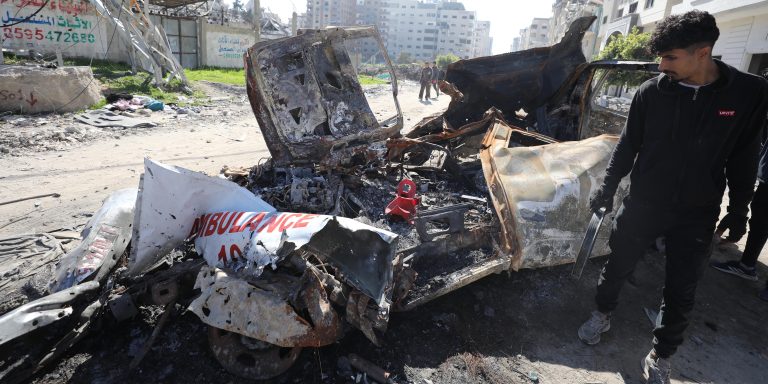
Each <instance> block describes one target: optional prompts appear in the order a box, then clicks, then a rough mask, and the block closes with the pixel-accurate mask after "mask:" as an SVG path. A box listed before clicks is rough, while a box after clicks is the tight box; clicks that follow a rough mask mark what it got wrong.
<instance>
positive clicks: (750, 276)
mask: <svg viewBox="0 0 768 384" xmlns="http://www.w3.org/2000/svg"><path fill="white" fill-rule="evenodd" d="M710 266H712V268H714V269H717V270H718V271H720V272H725V273H730V274H731V275H735V276H738V277H741V278H742V279H747V280H750V281H757V272H756V271H755V267H751V268H750V267H748V266H746V265H744V264H742V263H741V261H736V260H734V261H726V262H724V263H711V264H710Z"/></svg>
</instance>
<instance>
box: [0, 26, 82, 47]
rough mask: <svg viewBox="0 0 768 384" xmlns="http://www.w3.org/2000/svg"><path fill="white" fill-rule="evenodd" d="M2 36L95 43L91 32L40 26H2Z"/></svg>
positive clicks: (7, 37) (6, 37)
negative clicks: (68, 30)
mask: <svg viewBox="0 0 768 384" xmlns="http://www.w3.org/2000/svg"><path fill="white" fill-rule="evenodd" d="M3 37H4V38H5V39H25V40H43V39H46V40H50V41H63V42H65V43H95V42H96V36H94V35H93V33H72V32H61V31H48V32H45V31H43V30H42V29H40V28H35V29H29V28H19V27H16V28H10V27H5V28H3Z"/></svg>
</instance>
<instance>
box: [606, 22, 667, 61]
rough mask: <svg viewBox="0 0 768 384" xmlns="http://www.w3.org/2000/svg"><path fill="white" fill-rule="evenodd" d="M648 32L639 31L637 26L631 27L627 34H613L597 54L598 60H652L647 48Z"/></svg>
mask: <svg viewBox="0 0 768 384" xmlns="http://www.w3.org/2000/svg"><path fill="white" fill-rule="evenodd" d="M650 40H651V34H650V33H647V32H646V33H640V30H639V29H638V28H637V27H632V32H630V33H629V34H628V35H626V36H624V35H613V36H611V37H610V39H609V40H608V44H607V45H606V46H605V48H603V50H602V51H600V53H599V54H598V55H597V59H598V60H648V61H653V60H654V59H655V58H656V56H654V55H653V54H652V53H651V52H650V51H649V50H648V42H649V41H650Z"/></svg>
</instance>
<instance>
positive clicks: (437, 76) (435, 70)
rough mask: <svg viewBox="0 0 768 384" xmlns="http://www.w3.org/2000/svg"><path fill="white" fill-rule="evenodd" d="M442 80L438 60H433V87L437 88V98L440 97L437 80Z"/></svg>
mask: <svg viewBox="0 0 768 384" xmlns="http://www.w3.org/2000/svg"><path fill="white" fill-rule="evenodd" d="M438 80H440V69H439V68H437V62H436V61H433V62H432V87H434V88H435V99H437V98H440V87H439V86H438V85H437V81H438Z"/></svg>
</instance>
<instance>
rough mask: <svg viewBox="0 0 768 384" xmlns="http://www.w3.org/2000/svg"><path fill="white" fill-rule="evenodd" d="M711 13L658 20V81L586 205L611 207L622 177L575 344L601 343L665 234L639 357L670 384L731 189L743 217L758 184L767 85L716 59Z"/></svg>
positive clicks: (648, 88)
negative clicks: (628, 285) (653, 313)
mask: <svg viewBox="0 0 768 384" xmlns="http://www.w3.org/2000/svg"><path fill="white" fill-rule="evenodd" d="M719 34H720V32H719V30H718V28H717V25H716V23H715V19H714V17H712V16H711V15H710V14H708V13H706V12H701V11H691V12H688V13H686V14H683V15H673V16H669V17H667V18H665V19H664V20H662V21H661V22H660V23H659V24H658V25H657V27H656V30H655V31H654V32H653V35H652V36H651V41H650V48H651V51H652V52H653V53H655V54H656V55H658V56H659V57H660V58H661V61H660V63H659V71H660V72H662V74H660V75H659V76H658V77H656V78H654V79H651V80H648V81H646V82H645V83H643V84H642V85H641V86H640V87H639V89H638V90H637V92H636V93H635V95H634V98H633V100H632V105H631V108H630V110H629V115H628V118H627V123H626V125H625V127H624V130H623V131H622V133H621V137H620V138H619V142H618V144H617V145H616V148H615V150H614V152H613V155H612V157H611V161H610V164H609V166H608V168H607V169H606V175H605V180H604V181H603V184H602V186H601V187H600V188H599V189H598V190H597V191H596V193H595V194H594V195H593V197H592V199H591V200H590V208H591V209H593V210H597V209H599V208H601V207H605V208H606V210H607V211H609V212H610V211H611V209H612V208H613V200H614V194H615V192H616V189H617V187H618V185H619V182H620V181H621V179H622V178H623V177H624V176H626V175H627V174H629V173H630V171H631V172H632V174H631V176H630V181H631V185H630V192H629V195H628V196H627V197H626V198H625V199H624V201H623V204H622V206H621V208H620V209H619V211H618V212H617V214H616V218H615V220H614V226H613V228H612V231H611V236H610V239H609V245H610V247H611V254H610V255H609V257H608V261H607V262H606V264H605V266H604V267H603V270H602V271H601V274H600V279H599V281H598V284H597V295H596V297H595V301H596V303H597V310H596V311H594V312H593V313H592V317H591V318H590V319H589V320H587V322H586V323H584V324H583V325H582V326H581V327H580V328H579V332H578V334H579V338H580V339H581V340H582V341H584V342H585V343H587V344H597V343H598V342H599V341H600V334H601V333H603V332H606V331H608V329H609V328H610V316H611V312H612V311H613V310H614V309H615V308H616V306H617V305H618V298H619V292H620V290H621V287H622V286H623V284H624V281H625V280H626V279H627V277H628V276H629V275H631V274H632V272H633V271H634V269H635V265H636V264H637V261H638V259H639V258H640V257H641V256H642V255H643V253H644V252H645V250H646V249H647V248H648V246H649V245H650V244H651V243H653V241H654V239H655V238H656V237H659V236H665V238H666V251H667V252H666V253H667V257H666V277H665V283H664V290H663V300H662V303H661V309H660V311H659V320H660V321H659V322H658V326H657V327H656V328H655V329H654V331H653V335H654V339H653V349H651V351H650V352H649V353H648V355H647V356H646V357H645V359H643V362H642V365H643V376H644V377H645V378H646V380H648V382H649V383H669V376H670V372H671V368H670V364H669V360H668V359H669V358H670V357H671V356H672V354H674V353H675V351H676V350H677V347H678V346H679V345H680V344H681V343H682V341H683V331H684V330H685V328H686V327H687V326H688V319H687V315H688V313H689V312H690V311H691V310H692V309H693V304H694V296H695V291H696V284H697V283H698V281H699V279H700V278H701V275H702V273H703V271H704V269H705V268H706V265H707V260H708V258H709V256H710V253H711V249H712V248H711V247H712V238H713V234H714V230H715V223H716V222H717V219H718V216H719V214H720V202H721V201H722V197H723V192H724V190H725V186H726V180H727V184H728V189H729V199H730V204H729V207H728V211H729V212H734V213H737V214H746V212H747V210H748V205H749V201H750V199H751V198H752V192H753V188H754V184H755V175H756V171H757V169H756V168H757V156H758V153H759V150H760V135H759V133H760V130H761V129H762V125H763V121H764V120H765V118H766V113H767V111H768V84H767V83H766V82H765V81H764V80H763V79H762V78H760V77H758V76H754V75H750V74H746V73H743V72H740V71H738V70H736V69H735V68H733V67H731V66H729V65H727V64H725V63H723V62H721V61H718V60H715V59H713V58H712V47H713V46H714V44H715V41H717V38H718V37H719Z"/></svg>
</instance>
